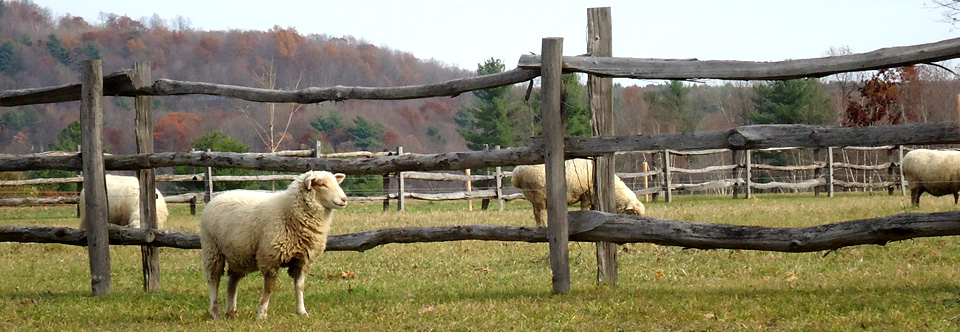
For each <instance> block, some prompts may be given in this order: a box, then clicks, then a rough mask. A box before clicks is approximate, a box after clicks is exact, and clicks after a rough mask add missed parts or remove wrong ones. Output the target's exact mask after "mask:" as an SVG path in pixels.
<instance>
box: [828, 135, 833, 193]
mask: <svg viewBox="0 0 960 332" xmlns="http://www.w3.org/2000/svg"><path fill="white" fill-rule="evenodd" d="M827 197H833V147H832V146H828V147H827Z"/></svg>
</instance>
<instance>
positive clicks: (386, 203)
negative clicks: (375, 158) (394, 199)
mask: <svg viewBox="0 0 960 332" xmlns="http://www.w3.org/2000/svg"><path fill="white" fill-rule="evenodd" d="M388 151H389V150H387V149H383V152H388ZM387 211H390V173H384V174H383V212H387Z"/></svg>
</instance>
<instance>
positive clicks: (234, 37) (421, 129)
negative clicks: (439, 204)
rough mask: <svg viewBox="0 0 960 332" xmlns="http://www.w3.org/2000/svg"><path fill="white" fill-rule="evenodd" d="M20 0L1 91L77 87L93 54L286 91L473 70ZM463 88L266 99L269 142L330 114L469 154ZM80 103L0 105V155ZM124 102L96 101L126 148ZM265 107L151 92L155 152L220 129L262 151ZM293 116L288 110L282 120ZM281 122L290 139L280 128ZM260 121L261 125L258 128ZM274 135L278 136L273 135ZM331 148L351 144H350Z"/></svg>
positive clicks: (73, 113)
mask: <svg viewBox="0 0 960 332" xmlns="http://www.w3.org/2000/svg"><path fill="white" fill-rule="evenodd" d="M50 12H51V11H50V10H49V9H47V8H42V7H39V6H38V5H36V4H33V3H31V2H29V1H24V2H21V1H0V90H11V89H23V88H37V87H45V86H55V85H62V84H70V83H76V82H78V81H79V75H80V74H79V63H80V62H81V61H83V60H87V59H101V60H102V63H103V68H104V72H105V73H109V72H114V71H117V70H120V69H125V68H131V67H132V66H133V63H134V62H136V61H141V60H149V61H151V63H152V75H153V78H154V79H159V78H168V79H175V80H184V81H196V82H210V83H221V84H233V85H240V86H249V87H257V88H271V89H285V90H293V89H299V88H305V87H325V86H333V85H345V86H379V87H388V86H401V85H415V84H425V83H434V82H442V81H446V80H450V79H455V78H461V77H468V76H473V75H474V74H473V73H472V72H468V71H464V70H460V69H458V68H454V67H452V66H447V65H445V64H443V63H441V62H438V61H436V60H421V59H417V58H416V57H414V56H413V55H412V54H410V53H405V52H402V51H397V50H391V49H388V48H382V47H377V46H374V45H370V44H367V43H364V42H362V41H358V40H357V39H356V38H354V37H349V36H347V37H331V36H326V35H316V34H312V35H301V34H300V33H298V32H297V31H296V30H295V29H293V28H282V27H279V26H275V27H274V28H272V29H270V30H269V31H240V30H230V31H200V30H194V29H191V28H190V27H189V26H185V25H183V24H179V23H178V22H166V21H164V20H162V19H160V18H159V17H156V16H154V17H153V18H151V19H149V20H148V22H139V21H136V20H133V19H131V18H129V17H126V16H116V15H109V16H108V19H107V20H106V21H105V22H104V23H103V24H100V25H91V24H90V23H88V22H86V21H84V20H83V19H82V18H80V17H72V16H64V17H52V16H51V14H50ZM472 98H473V97H472V95H471V94H464V95H463V96H460V97H457V98H432V99H423V100H410V101H362V100H351V101H345V102H340V103H323V104H318V105H288V104H277V105H275V112H274V114H275V117H274V121H273V122H274V141H281V144H280V145H279V149H296V148H299V147H301V145H303V146H313V145H314V140H315V139H316V138H317V137H316V136H317V133H316V130H314V128H313V127H311V125H310V122H311V121H312V120H314V119H315V118H316V117H317V116H318V115H324V116H325V115H328V114H330V113H331V112H338V113H339V114H340V115H342V117H343V120H344V123H345V124H346V125H350V124H351V123H352V122H351V121H353V119H354V118H355V117H356V116H358V115H360V116H363V117H365V118H366V119H367V120H371V121H372V122H374V123H379V124H382V125H383V126H384V127H385V129H386V131H385V133H384V134H383V137H382V140H383V148H387V149H395V148H396V147H397V146H403V147H404V150H405V151H410V152H440V151H455V150H456V151H460V150H466V145H465V144H464V141H463V139H462V138H461V137H460V135H458V134H457V133H456V131H455V128H456V124H455V122H454V117H455V114H456V112H457V110H458V109H459V108H460V107H461V105H462V104H466V103H469V102H470V101H472ZM78 105H79V104H78V103H62V104H47V105H35V106H27V107H16V108H0V153H28V152H39V151H45V150H49V149H50V148H49V145H50V144H51V143H52V142H54V141H55V140H56V136H57V134H58V133H59V132H60V131H62V130H63V129H64V128H66V127H67V124H68V123H70V122H72V121H75V120H78V119H79V113H78V112H77V110H78ZM132 105H133V103H132V99H130V98H108V99H107V100H105V102H104V107H105V120H104V122H105V129H104V140H105V141H104V144H105V146H106V147H107V148H108V149H109V150H110V151H111V152H114V153H133V152H134V151H135V146H134V145H133V144H134V141H135V140H134V139H133V137H134V133H133V127H134V125H133V124H134V122H133V121H134V118H133V112H132ZM269 108H270V106H269V105H268V104H260V103H250V102H244V101H239V100H231V99H225V98H213V97H209V96H183V97H159V98H155V102H154V110H155V113H154V120H155V121H157V131H156V132H157V133H158V134H157V135H155V137H157V138H158V142H157V149H158V151H182V150H189V143H190V142H191V141H192V139H193V138H195V137H196V136H198V135H200V134H202V133H204V132H209V131H216V130H222V131H224V132H225V133H226V134H228V135H230V136H232V137H234V138H236V139H238V140H240V141H241V142H243V143H244V144H247V145H249V146H251V147H252V151H265V150H268V148H267V147H266V145H265V143H264V142H265V141H269V123H270V121H269V119H268V118H267V115H268V113H270V112H269V111H268V109H269ZM291 111H293V114H292V115H291V114H290V113H291ZM288 119H289V127H288V130H287V134H285V135H283V134H280V133H278V132H280V131H282V130H283V129H284V128H285V127H287V123H288ZM257 128H261V129H262V130H260V131H259V132H258V129H257ZM281 138H282V140H281ZM345 143H347V144H341V146H337V148H338V149H340V150H343V149H350V148H351V144H349V143H348V142H345Z"/></svg>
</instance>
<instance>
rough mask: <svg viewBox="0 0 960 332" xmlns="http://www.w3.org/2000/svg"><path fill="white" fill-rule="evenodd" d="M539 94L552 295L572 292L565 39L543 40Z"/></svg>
mask: <svg viewBox="0 0 960 332" xmlns="http://www.w3.org/2000/svg"><path fill="white" fill-rule="evenodd" d="M540 54H542V57H541V63H540V90H541V92H540V93H541V101H542V104H541V112H542V115H543V118H542V124H543V136H544V151H543V159H544V162H545V165H546V166H545V168H546V170H545V175H546V183H545V184H546V190H547V221H548V222H547V240H548V242H549V243H550V270H551V271H552V272H553V278H552V279H551V280H552V285H553V293H555V294H563V293H568V292H570V252H569V250H570V249H569V246H568V244H569V241H570V225H569V224H568V223H567V220H568V219H567V204H566V203H567V182H566V176H565V175H566V171H565V166H564V148H563V145H564V142H563V139H564V136H565V130H564V127H563V118H562V116H561V114H560V99H561V98H562V94H563V92H562V90H561V89H562V77H561V75H562V74H563V38H543V39H542V45H541V53H540Z"/></svg>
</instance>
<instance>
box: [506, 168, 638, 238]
mask: <svg viewBox="0 0 960 332" xmlns="http://www.w3.org/2000/svg"><path fill="white" fill-rule="evenodd" d="M564 166H565V168H566V181H567V205H568V206H569V205H573V204H574V203H577V202H580V210H589V209H590V208H591V206H592V205H593V160H589V159H570V160H567V161H565V162H564ZM614 177H615V179H614V184H615V188H614V192H615V193H616V201H617V213H625V214H634V215H642V214H644V213H646V208H645V207H644V206H643V203H641V202H640V200H639V199H637V195H636V194H635V193H634V192H633V191H632V190H630V188H629V187H627V185H626V184H624V183H623V181H622V180H620V177H618V176H616V175H614ZM512 181H513V186H514V187H517V188H519V189H520V190H521V191H522V192H523V196H524V197H525V198H526V199H527V201H530V204H531V205H533V218H534V220H536V222H537V226H540V227H543V226H546V225H547V193H546V182H547V181H546V166H544V165H543V164H539V165H524V166H517V167H515V168H514V169H513V180H512Z"/></svg>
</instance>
